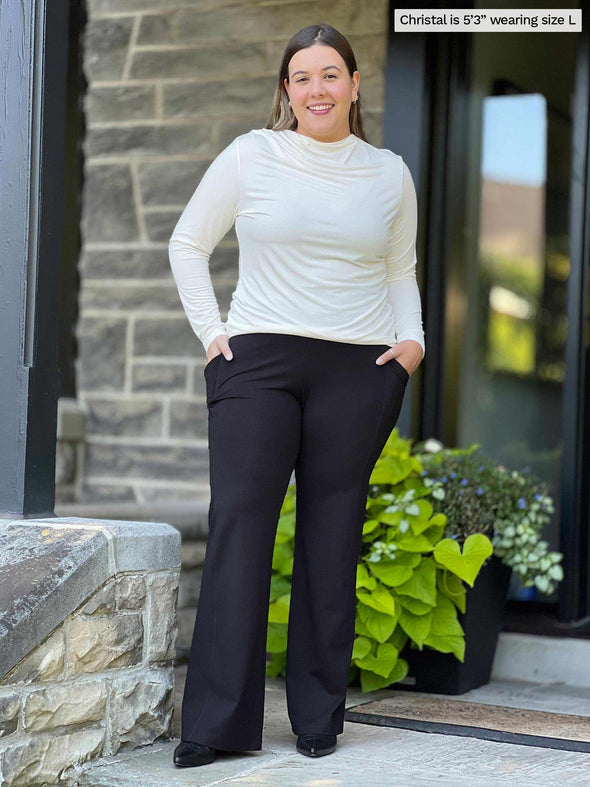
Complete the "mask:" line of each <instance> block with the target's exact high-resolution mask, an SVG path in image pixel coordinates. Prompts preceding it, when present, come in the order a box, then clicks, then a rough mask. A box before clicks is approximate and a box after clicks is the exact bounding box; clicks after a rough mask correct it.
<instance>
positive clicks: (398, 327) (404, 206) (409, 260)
mask: <svg viewBox="0 0 590 787" xmlns="http://www.w3.org/2000/svg"><path fill="white" fill-rule="evenodd" d="M402 167H403V173H402V194H401V200H400V204H399V207H398V210H397V213H396V216H395V219H394V222H393V225H392V231H391V236H390V242H389V247H388V250H387V255H386V257H385V266H386V276H385V278H386V283H387V298H388V300H389V302H390V303H391V306H392V309H393V315H394V320H395V335H396V342H395V344H394V345H393V346H392V349H393V355H394V357H395V358H397V360H398V361H399V362H400V363H401V364H402V365H403V366H404V367H405V368H406V369H407V371H408V373H409V374H410V375H411V374H413V373H414V372H415V371H416V369H417V368H418V366H419V365H420V363H421V361H422V359H423V358H424V354H425V342H424V329H423V326H422V303H421V299H420V290H419V289H418V283H417V281H416V236H417V230H418V201H417V198H416V189H415V187H414V181H413V179H412V174H411V172H410V170H409V169H408V166H407V164H406V163H405V161H402ZM391 357H392V353H391V352H389V351H388V352H386V353H384V354H383V355H381V356H380V357H379V358H378V359H377V360H378V362H379V361H382V362H383V363H385V362H386V361H388V360H391Z"/></svg>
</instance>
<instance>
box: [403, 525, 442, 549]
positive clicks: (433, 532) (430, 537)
mask: <svg viewBox="0 0 590 787" xmlns="http://www.w3.org/2000/svg"><path fill="white" fill-rule="evenodd" d="M444 529H445V526H444V525H432V526H429V527H428V529H427V530H425V531H424V532H423V533H420V534H418V535H416V534H414V533H413V532H411V531H410V532H409V533H406V534H405V535H404V536H402V537H401V538H400V539H399V540H398V541H397V542H396V543H397V545H398V547H399V549H403V550H405V551H406V552H430V551H431V550H432V548H433V546H434V545H435V544H436V543H437V541H439V540H440V538H441V537H442V534H443V532H444Z"/></svg>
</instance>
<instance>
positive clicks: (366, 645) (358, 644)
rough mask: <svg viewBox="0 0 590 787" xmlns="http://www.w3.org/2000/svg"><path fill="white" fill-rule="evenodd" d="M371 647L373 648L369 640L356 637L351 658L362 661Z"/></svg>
mask: <svg viewBox="0 0 590 787" xmlns="http://www.w3.org/2000/svg"><path fill="white" fill-rule="evenodd" d="M372 647H373V643H372V642H371V640H370V639H368V638H367V637H357V638H356V639H355V641H354V645H353V647H352V658H353V659H364V658H365V657H366V656H368V655H369V653H370V652H371V649H372Z"/></svg>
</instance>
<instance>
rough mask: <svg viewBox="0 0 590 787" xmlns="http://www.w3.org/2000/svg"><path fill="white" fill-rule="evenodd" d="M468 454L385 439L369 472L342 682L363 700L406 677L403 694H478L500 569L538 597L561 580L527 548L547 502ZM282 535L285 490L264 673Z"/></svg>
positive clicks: (286, 553)
mask: <svg viewBox="0 0 590 787" xmlns="http://www.w3.org/2000/svg"><path fill="white" fill-rule="evenodd" d="M477 447H478V446H472V447H471V448H470V449H443V447H442V445H441V444H440V443H438V442H437V441H427V442H426V443H424V444H423V445H422V446H420V447H419V450H417V451H414V452H412V444H411V441H410V440H405V439H403V438H401V437H400V436H399V434H398V431H397V429H394V430H393V432H392V433H391V435H390V437H389V439H388V441H387V444H386V445H385V447H384V449H383V452H382V454H381V456H380V457H379V460H378V461H377V463H376V465H375V467H374V469H373V472H372V474H371V478H370V485H369V494H368V497H367V503H366V521H365V524H364V528H363V540H362V547H361V555H360V558H359V566H358V569H357V617H356V632H357V636H356V639H355V642H354V649H353V654H352V663H351V668H350V673H349V682H353V683H354V682H360V685H361V687H362V689H363V691H371V690H373V689H377V688H384V687H386V686H390V685H392V684H396V683H398V682H399V681H402V680H404V679H408V677H409V678H410V679H411V680H412V681H413V682H414V683H413V688H416V689H419V690H425V691H438V692H443V693H462V692H463V691H467V690H468V689H469V688H473V687H475V685H482V683H485V682H487V680H489V671H490V670H491V663H492V661H493V655H494V652H495V647H496V641H497V637H498V633H499V629H500V626H501V619H502V613H503V608H504V602H505V598H506V590H507V583H508V580H509V578H510V571H511V567H514V568H515V570H516V571H517V572H518V573H519V575H520V576H521V577H522V579H523V582H524V583H530V582H533V583H536V585H537V586H538V587H544V588H546V589H547V590H548V589H550V588H551V586H552V583H555V582H557V581H559V579H560V578H561V576H562V572H561V566H558V562H559V560H560V559H561V556H560V555H559V553H552V554H548V553H547V551H546V544H545V543H544V542H542V541H541V540H540V539H539V538H538V531H539V529H540V527H541V526H542V524H543V522H544V521H545V520H546V517H547V513H550V512H551V510H552V507H551V500H550V498H548V497H547V496H546V495H545V494H544V491H543V490H542V488H541V486H540V485H539V484H538V483H537V482H536V481H534V480H530V479H529V480H528V481H527V480H526V479H525V480H524V481H522V480H521V479H523V478H524V476H521V475H520V474H518V473H516V474H514V475H513V474H510V473H508V472H507V471H505V470H504V469H503V468H501V466H496V465H494V463H493V462H491V460H486V459H482V458H481V457H480V456H477V457H475V456H472V454H473V453H474V451H475V450H476V448H477ZM420 449H421V450H420ZM470 456H471V457H472V458H471V460H470V459H469V458H468V457H470ZM474 462H477V464H474ZM456 463H459V464H458V466H459V467H460V468H461V472H459V471H458V469H457V468H456V467H455V464H456ZM476 474H477V476H476ZM482 474H483V475H482ZM476 478H477V481H478V483H477V486H474V483H473V482H474V481H475V480H476ZM484 478H485V483H484ZM463 479H465V480H466V481H467V483H463ZM470 480H471V482H472V486H471V487H470V486H469V483H470ZM479 490H481V491H479ZM517 493H518V496H516V494H517ZM522 501H524V502H525V505H526V506H527V509H526V511H525V508H524V507H523V503H522ZM484 503H485V505H484ZM525 513H528V516H525ZM523 520H524V521H523ZM294 535H295V485H294V484H291V485H290V486H289V489H288V491H287V495H286V497H285V500H284V503H283V508H282V511H281V516H280V519H279V525H278V529H277V536H276V542H275V549H274V554H273V575H272V579H271V599H270V601H271V603H270V609H269V625H268V638H267V652H268V656H269V660H268V663H267V674H268V675H284V668H285V655H286V644H287V621H288V613H289V599H290V577H291V573H292V567H293V547H294ZM535 539H536V540H535ZM525 544H526V545H527V546H526V547H525ZM533 544H534V550H533V549H532V547H533ZM529 547H531V548H529ZM493 553H494V554H493ZM560 574H561V576H560ZM543 577H544V578H545V579H546V581H547V584H545V582H544V581H543V579H542V578H543ZM476 578H477V584H476ZM539 582H540V584H539ZM466 585H468V586H469V587H468V588H467V587H466ZM476 588H477V591H478V592H477V594H474V591H475V589H476ZM494 593H495V596H494V598H495V601H494V602H491V601H490V599H491V598H492V595H493V594H494ZM464 665H465V666H464ZM437 676H438V677H437ZM449 676H450V677H449ZM443 684H444V685H443ZM406 685H407V684H406Z"/></svg>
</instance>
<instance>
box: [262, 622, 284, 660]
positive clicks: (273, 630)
mask: <svg viewBox="0 0 590 787" xmlns="http://www.w3.org/2000/svg"><path fill="white" fill-rule="evenodd" d="M286 649H287V624H286V623H269V624H268V631H267V635H266V650H267V652H268V653H281V652H282V651H284V650H286Z"/></svg>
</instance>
